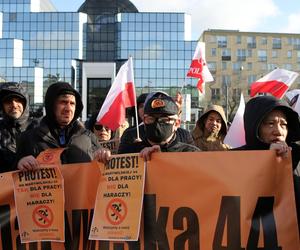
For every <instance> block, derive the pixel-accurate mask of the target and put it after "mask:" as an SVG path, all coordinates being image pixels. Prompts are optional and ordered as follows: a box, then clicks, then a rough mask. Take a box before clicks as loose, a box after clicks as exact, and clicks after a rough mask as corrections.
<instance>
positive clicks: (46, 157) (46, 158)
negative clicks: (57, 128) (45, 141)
mask: <svg viewBox="0 0 300 250" xmlns="http://www.w3.org/2000/svg"><path fill="white" fill-rule="evenodd" d="M52 159H53V153H50V152H47V153H45V154H44V155H43V160H44V162H45V163H47V162H49V161H52Z"/></svg>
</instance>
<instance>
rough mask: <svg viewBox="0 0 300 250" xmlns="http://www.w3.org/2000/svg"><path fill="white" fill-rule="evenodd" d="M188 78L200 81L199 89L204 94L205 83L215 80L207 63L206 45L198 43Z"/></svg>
mask: <svg viewBox="0 0 300 250" xmlns="http://www.w3.org/2000/svg"><path fill="white" fill-rule="evenodd" d="M187 76H189V77H194V78H198V79H199V80H198V83H197V88H198V89H199V91H200V92H201V93H203V92H204V89H203V85H204V83H205V82H212V81H213V80H214V78H213V76H212V75H211V73H210V72H209V69H208V67H207V64H206V61H205V43H203V42H198V44H197V47H196V50H195V53H194V56H193V60H192V63H191V66H190V69H189V71H188V73H187Z"/></svg>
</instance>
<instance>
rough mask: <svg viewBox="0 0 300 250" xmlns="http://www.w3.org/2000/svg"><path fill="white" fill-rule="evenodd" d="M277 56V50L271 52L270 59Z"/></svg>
mask: <svg viewBox="0 0 300 250" xmlns="http://www.w3.org/2000/svg"><path fill="white" fill-rule="evenodd" d="M278 54H279V51H278V50H272V58H277V57H278Z"/></svg>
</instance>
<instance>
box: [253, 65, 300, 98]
mask: <svg viewBox="0 0 300 250" xmlns="http://www.w3.org/2000/svg"><path fill="white" fill-rule="evenodd" d="M298 75H299V74H298V73H297V72H293V71H289V70H286V69H274V70H273V71H272V72H270V73H269V74H267V75H265V76H264V77H263V78H260V79H259V80H257V81H255V82H253V83H252V84H251V87H250V96H251V97H253V96H255V95H256V94H258V93H270V94H272V95H273V96H275V97H277V98H279V99H280V98H282V97H283V96H284V94H285V93H286V92H287V90H288V89H289V87H290V86H291V85H292V83H293V82H294V81H295V80H296V78H297V77H298Z"/></svg>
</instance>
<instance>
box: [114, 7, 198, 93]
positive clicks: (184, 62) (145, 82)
mask: <svg viewBox="0 0 300 250" xmlns="http://www.w3.org/2000/svg"><path fill="white" fill-rule="evenodd" d="M118 21H119V22H118V34H117V36H118V39H117V40H118V42H117V59H118V60H126V58H128V57H129V56H130V55H131V56H132V57H133V58H134V70H135V86H136V88H137V91H138V92H148V91H151V89H157V90H163V91H166V92H168V93H170V94H171V95H172V96H174V95H175V94H176V92H177V91H178V90H181V87H182V86H183V84H186V85H188V84H192V81H193V80H192V79H187V78H186V77H185V75H186V72H187V70H188V68H189V66H190V63H191V59H192V57H193V54H194V51H195V48H196V44H197V42H196V41H185V40H184V38H185V30H184V28H185V14H184V13H121V14H119V16H118ZM194 96H195V97H196V96H197V93H196V92H195V93H194Z"/></svg>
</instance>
